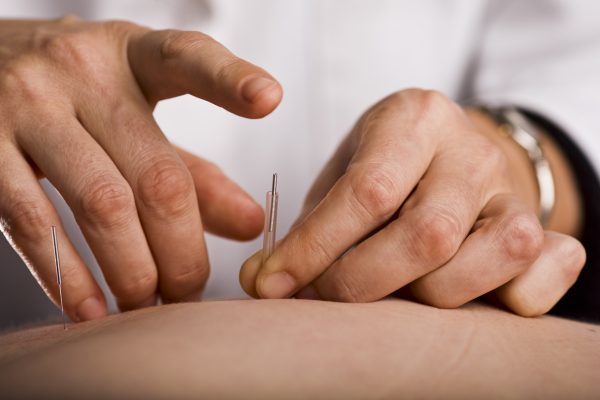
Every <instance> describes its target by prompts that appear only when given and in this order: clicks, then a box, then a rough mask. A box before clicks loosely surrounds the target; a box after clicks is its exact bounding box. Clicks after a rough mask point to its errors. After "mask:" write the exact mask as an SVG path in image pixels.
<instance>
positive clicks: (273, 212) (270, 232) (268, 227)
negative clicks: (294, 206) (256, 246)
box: [262, 173, 279, 262]
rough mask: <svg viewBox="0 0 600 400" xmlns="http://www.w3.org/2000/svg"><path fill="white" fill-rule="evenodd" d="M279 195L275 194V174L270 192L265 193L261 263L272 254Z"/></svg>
mask: <svg viewBox="0 0 600 400" xmlns="http://www.w3.org/2000/svg"><path fill="white" fill-rule="evenodd" d="M278 200H279V193H277V174H276V173H274V174H273V181H272V182H271V190H270V191H268V192H267V201H266V206H265V211H266V212H265V227H264V234H263V255H262V258H263V262H265V261H266V260H267V258H269V257H270V256H271V254H272V253H273V249H274V248H275V237H276V231H277V202H278Z"/></svg>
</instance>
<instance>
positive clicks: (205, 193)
mask: <svg viewBox="0 0 600 400" xmlns="http://www.w3.org/2000/svg"><path fill="white" fill-rule="evenodd" d="M176 151H177V154H178V155H179V157H181V159H182V160H183V162H184V163H185V165H186V166H187V168H188V170H189V171H190V173H191V174H192V179H193V180H194V187H195V188H196V197H197V198H198V206H199V207H200V215H201V216H202V221H203V223H204V227H205V229H206V230H207V231H208V232H211V233H214V234H215V235H219V236H223V237H226V238H230V239H236V240H250V239H253V238H255V237H256V236H258V235H259V234H260V232H261V231H262V226H263V222H264V213H263V210H262V207H261V206H260V205H259V204H258V203H257V202H256V201H254V199H252V197H250V195H248V193H246V192H245V191H244V190H242V188H240V187H239V186H238V185H237V184H236V183H235V182H233V181H232V180H231V179H229V178H228V177H227V176H225V174H224V173H223V172H222V171H221V170H220V169H219V167H217V166H216V165H215V164H213V163H211V162H208V161H206V160H204V159H202V158H200V157H197V156H195V155H193V154H191V153H189V152H187V151H185V150H183V149H181V148H177V147H176Z"/></svg>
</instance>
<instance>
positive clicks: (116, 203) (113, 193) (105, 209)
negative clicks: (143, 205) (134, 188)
mask: <svg viewBox="0 0 600 400" xmlns="http://www.w3.org/2000/svg"><path fill="white" fill-rule="evenodd" d="M79 202H80V205H79V206H80V209H81V211H82V212H83V214H84V215H85V216H86V218H88V219H89V220H90V222H92V223H94V224H96V225H100V226H103V227H106V228H114V227H118V226H123V225H125V224H127V223H129V222H130V221H131V218H132V217H133V216H134V215H135V201H134V199H133V195H132V193H131V189H130V188H129V187H128V186H127V185H125V184H123V183H120V182H116V181H115V180H114V179H112V178H107V177H106V176H103V175H99V176H95V177H93V178H90V179H89V182H87V183H86V184H85V185H84V186H83V190H82V195H81V198H80V200H79Z"/></svg>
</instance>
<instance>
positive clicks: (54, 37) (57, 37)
mask: <svg viewBox="0 0 600 400" xmlns="http://www.w3.org/2000/svg"><path fill="white" fill-rule="evenodd" d="M90 46H91V44H90V43H88V40H86V37H85V35H84V34H83V33H82V32H81V31H66V32H65V31H61V32H53V33H48V34H44V35H41V36H40V38H39V40H38V44H37V48H38V49H39V50H40V51H41V52H42V54H44V55H45V56H46V57H49V58H51V59H54V60H58V61H60V62H61V63H64V62H65V61H71V62H76V63H84V62H86V61H87V58H88V54H89V49H90Z"/></svg>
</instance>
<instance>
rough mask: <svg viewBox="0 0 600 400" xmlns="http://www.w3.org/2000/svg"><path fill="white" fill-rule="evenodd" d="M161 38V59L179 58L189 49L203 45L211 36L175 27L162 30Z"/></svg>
mask: <svg viewBox="0 0 600 400" xmlns="http://www.w3.org/2000/svg"><path fill="white" fill-rule="evenodd" d="M162 35H163V38H162V40H161V41H160V44H159V47H158V49H159V53H160V57H161V58H162V59H163V60H170V59H177V58H180V57H181V56H182V55H183V54H185V53H186V52H187V51H189V50H190V49H193V48H196V47H199V46H203V45H205V44H206V43H207V42H208V41H211V40H212V38H211V37H210V36H208V35H206V34H204V33H202V32H186V31H179V30H176V29H167V30H164V31H162Z"/></svg>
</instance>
